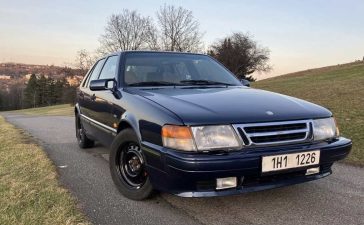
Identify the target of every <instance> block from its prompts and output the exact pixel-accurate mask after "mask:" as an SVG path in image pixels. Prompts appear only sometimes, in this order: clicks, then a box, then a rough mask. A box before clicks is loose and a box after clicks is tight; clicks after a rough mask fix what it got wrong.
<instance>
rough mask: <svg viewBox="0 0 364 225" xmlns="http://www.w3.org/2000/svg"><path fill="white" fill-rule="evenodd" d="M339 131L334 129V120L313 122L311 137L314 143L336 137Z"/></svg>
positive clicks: (327, 119)
mask: <svg viewBox="0 0 364 225" xmlns="http://www.w3.org/2000/svg"><path fill="white" fill-rule="evenodd" d="M338 135H339V131H338V129H337V128H336V123H335V119H334V118H332V117H331V118H326V119H317V120H313V137H314V140H315V141H319V140H326V139H330V138H334V137H337V136H338Z"/></svg>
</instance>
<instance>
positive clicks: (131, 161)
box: [109, 129, 153, 200]
mask: <svg viewBox="0 0 364 225" xmlns="http://www.w3.org/2000/svg"><path fill="white" fill-rule="evenodd" d="M109 163H110V172H111V176H112V179H113V181H114V183H115V185H116V186H117V188H118V190H119V191H120V192H121V193H122V194H123V195H124V196H125V197H127V198H130V199H133V200H143V199H146V198H148V197H150V196H151V195H152V194H153V186H152V184H151V183H150V179H149V176H148V172H147V171H146V168H145V160H144V156H143V153H142V151H141V148H140V144H139V140H138V138H137V137H136V134H135V133H134V131H133V130H132V129H126V130H123V131H121V132H120V133H119V134H118V135H117V136H116V137H115V140H114V142H113V143H112V146H111V152H110V160H109Z"/></svg>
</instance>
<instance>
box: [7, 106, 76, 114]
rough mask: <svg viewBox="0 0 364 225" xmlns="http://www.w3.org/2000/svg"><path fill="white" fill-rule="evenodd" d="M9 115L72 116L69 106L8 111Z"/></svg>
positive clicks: (72, 112) (71, 108) (71, 109)
mask: <svg viewBox="0 0 364 225" xmlns="http://www.w3.org/2000/svg"><path fill="white" fill-rule="evenodd" d="M8 112H10V113H17V114H25V115H39V116H73V115H74V111H73V107H72V106H71V105H70V104H63V105H54V106H47V107H39V108H30V109H21V110H14V111H8Z"/></svg>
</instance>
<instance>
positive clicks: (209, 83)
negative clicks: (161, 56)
mask: <svg viewBox="0 0 364 225" xmlns="http://www.w3.org/2000/svg"><path fill="white" fill-rule="evenodd" d="M180 82H181V83H182V84H193V85H194V84H195V85H216V84H217V85H227V86H232V85H233V84H229V83H224V82H219V81H213V80H181V81H180Z"/></svg>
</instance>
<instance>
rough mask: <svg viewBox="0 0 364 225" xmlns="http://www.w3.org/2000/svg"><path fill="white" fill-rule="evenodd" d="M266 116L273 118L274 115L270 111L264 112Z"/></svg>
mask: <svg viewBox="0 0 364 225" xmlns="http://www.w3.org/2000/svg"><path fill="white" fill-rule="evenodd" d="M265 113H266V114H267V115H269V116H273V115H274V113H273V112H272V111H266V112H265Z"/></svg>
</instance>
